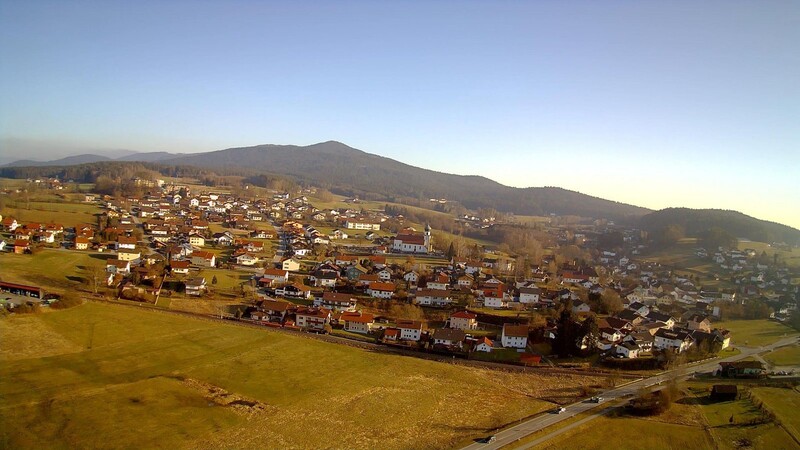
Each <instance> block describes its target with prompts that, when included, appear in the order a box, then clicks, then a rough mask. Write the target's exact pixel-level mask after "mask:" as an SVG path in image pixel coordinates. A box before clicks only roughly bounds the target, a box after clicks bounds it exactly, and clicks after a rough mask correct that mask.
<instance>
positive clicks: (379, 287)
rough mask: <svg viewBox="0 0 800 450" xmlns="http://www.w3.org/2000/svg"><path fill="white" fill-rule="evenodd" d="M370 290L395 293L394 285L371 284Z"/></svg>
mask: <svg viewBox="0 0 800 450" xmlns="http://www.w3.org/2000/svg"><path fill="white" fill-rule="evenodd" d="M369 288H370V289H372V290H373V291H389V292H394V288H395V286H394V283H371V284H370V285H369Z"/></svg>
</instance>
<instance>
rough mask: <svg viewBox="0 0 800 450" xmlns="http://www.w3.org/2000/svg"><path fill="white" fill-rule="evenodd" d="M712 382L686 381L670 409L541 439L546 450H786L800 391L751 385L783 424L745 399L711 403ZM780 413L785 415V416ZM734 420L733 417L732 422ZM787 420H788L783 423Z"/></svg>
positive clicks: (791, 445) (604, 421) (790, 442)
mask: <svg viewBox="0 0 800 450" xmlns="http://www.w3.org/2000/svg"><path fill="white" fill-rule="evenodd" d="M710 386H711V385H710V384H706V383H688V384H687V385H685V386H684V389H683V395H682V396H681V398H679V399H678V400H677V401H676V402H675V403H674V404H673V405H672V407H671V408H670V409H669V410H668V411H666V412H664V413H662V414H660V415H657V416H653V417H633V416H628V415H625V414H614V413H612V414H611V415H609V416H604V417H600V418H597V419H594V420H592V421H590V422H588V423H586V424H583V425H581V426H579V427H577V428H575V429H573V430H570V431H568V432H565V433H564V434H562V435H559V436H556V437H554V438H553V439H551V440H549V441H547V442H545V443H544V444H543V445H542V446H541V448H546V449H576V448H580V449H607V448H617V449H642V448H646V449H687V448H691V449H694V448H697V449H700V448H716V449H726V450H727V449H731V450H733V449H739V448H750V449H765V450H772V449H789V448H797V442H796V441H795V440H794V439H793V438H792V435H791V434H790V433H792V434H794V429H793V428H791V427H792V426H796V422H797V420H796V419H795V418H794V416H796V414H794V415H792V413H791V411H793V409H792V408H796V407H797V406H799V405H798V402H800V394H798V393H797V391H795V390H792V389H782V388H755V389H754V390H753V392H754V393H755V395H756V396H757V397H758V398H759V399H761V400H762V401H763V402H764V403H765V404H766V405H767V407H768V408H771V409H773V411H775V412H776V415H777V416H778V418H779V420H780V421H781V424H778V423H775V422H772V421H769V420H766V421H765V420H764V417H763V414H762V412H761V411H760V410H759V408H758V407H756V405H755V404H754V403H753V402H752V401H751V400H750V399H748V398H746V397H745V396H742V397H741V398H739V399H737V400H733V401H724V402H711V401H710V400H709V399H708V392H709V388H710ZM781 414H786V415H787V416H790V417H788V419H784V417H783V416H781ZM731 419H732V420H731ZM787 420H788V422H787Z"/></svg>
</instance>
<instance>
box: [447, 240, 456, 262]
mask: <svg viewBox="0 0 800 450" xmlns="http://www.w3.org/2000/svg"><path fill="white" fill-rule="evenodd" d="M454 256H456V246H455V243H453V242H450V246H449V247H447V259H448V260H452V259H453V257H454Z"/></svg>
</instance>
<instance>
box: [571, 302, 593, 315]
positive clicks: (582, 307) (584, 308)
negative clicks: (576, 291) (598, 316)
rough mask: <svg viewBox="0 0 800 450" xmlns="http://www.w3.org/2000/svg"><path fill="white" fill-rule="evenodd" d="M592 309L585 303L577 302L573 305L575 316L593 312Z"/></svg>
mask: <svg viewBox="0 0 800 450" xmlns="http://www.w3.org/2000/svg"><path fill="white" fill-rule="evenodd" d="M591 311H592V308H591V307H590V306H589V305H588V304H586V303H584V302H575V303H573V305H572V312H573V313H575V314H581V313H588V312H591Z"/></svg>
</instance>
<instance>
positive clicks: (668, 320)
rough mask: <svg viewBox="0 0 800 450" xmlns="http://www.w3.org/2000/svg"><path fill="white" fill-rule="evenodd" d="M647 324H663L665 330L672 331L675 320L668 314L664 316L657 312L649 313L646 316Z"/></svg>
mask: <svg viewBox="0 0 800 450" xmlns="http://www.w3.org/2000/svg"><path fill="white" fill-rule="evenodd" d="M647 321H648V322H663V323H664V325H665V328H669V329H672V327H674V326H675V319H674V318H673V317H672V316H670V315H669V314H664V313H661V312H658V311H650V314H648V315H647Z"/></svg>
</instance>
